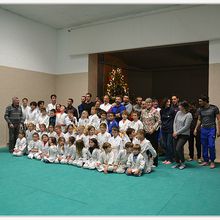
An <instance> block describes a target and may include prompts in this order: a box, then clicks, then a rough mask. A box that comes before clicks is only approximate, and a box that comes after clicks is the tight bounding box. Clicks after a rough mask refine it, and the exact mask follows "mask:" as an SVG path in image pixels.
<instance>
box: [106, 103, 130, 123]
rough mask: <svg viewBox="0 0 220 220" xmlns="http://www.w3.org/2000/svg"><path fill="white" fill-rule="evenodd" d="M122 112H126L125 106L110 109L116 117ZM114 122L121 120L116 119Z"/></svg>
mask: <svg viewBox="0 0 220 220" xmlns="http://www.w3.org/2000/svg"><path fill="white" fill-rule="evenodd" d="M124 110H126V108H125V106H124V105H122V104H120V105H119V106H114V107H112V109H111V110H110V111H111V112H112V113H114V114H115V115H116V114H118V113H120V114H121V113H122V112H123V111H124ZM115 120H116V121H117V122H119V121H120V120H121V118H116V119H115Z"/></svg>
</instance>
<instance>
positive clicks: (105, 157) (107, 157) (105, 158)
mask: <svg viewBox="0 0 220 220" xmlns="http://www.w3.org/2000/svg"><path fill="white" fill-rule="evenodd" d="M97 164H100V165H96V169H97V170H98V171H99V172H102V171H104V168H105V165H108V171H113V168H114V167H113V164H114V153H113V152H112V151H111V152H110V153H106V152H105V151H103V152H102V153H101V154H100V157H99V161H98V162H97Z"/></svg>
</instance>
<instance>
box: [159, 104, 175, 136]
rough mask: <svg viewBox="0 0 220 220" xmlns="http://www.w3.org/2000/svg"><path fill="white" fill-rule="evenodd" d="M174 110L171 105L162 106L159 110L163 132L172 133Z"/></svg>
mask: <svg viewBox="0 0 220 220" xmlns="http://www.w3.org/2000/svg"><path fill="white" fill-rule="evenodd" d="M175 115H176V112H175V110H174V109H173V108H172V107H168V108H162V109H161V110H160V117H161V130H162V132H165V133H173V121H174V118H175Z"/></svg>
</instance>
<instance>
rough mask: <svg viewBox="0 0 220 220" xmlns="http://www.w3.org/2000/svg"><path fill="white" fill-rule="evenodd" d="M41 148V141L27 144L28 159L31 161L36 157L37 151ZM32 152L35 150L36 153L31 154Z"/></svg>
mask: <svg viewBox="0 0 220 220" xmlns="http://www.w3.org/2000/svg"><path fill="white" fill-rule="evenodd" d="M40 148H41V141H40V140H38V141H33V140H32V141H30V143H29V144H28V158H30V159H33V158H35V157H37V156H38V153H39V150H40ZM33 150H36V152H33Z"/></svg>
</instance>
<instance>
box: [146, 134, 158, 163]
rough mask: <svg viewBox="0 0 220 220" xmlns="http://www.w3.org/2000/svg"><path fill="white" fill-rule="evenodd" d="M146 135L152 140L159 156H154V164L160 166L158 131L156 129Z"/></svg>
mask: <svg viewBox="0 0 220 220" xmlns="http://www.w3.org/2000/svg"><path fill="white" fill-rule="evenodd" d="M145 137H146V139H147V140H149V141H150V143H151V144H152V146H153V148H154V149H155V151H156V152H157V156H156V157H155V158H154V166H158V131H155V132H154V133H152V134H149V133H146V136H145Z"/></svg>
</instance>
